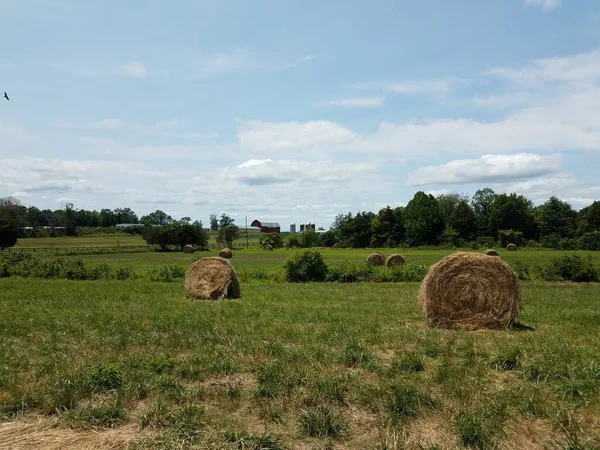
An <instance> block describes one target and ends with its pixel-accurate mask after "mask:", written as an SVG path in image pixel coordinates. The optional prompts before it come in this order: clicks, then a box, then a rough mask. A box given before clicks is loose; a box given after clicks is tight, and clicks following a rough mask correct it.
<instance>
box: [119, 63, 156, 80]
mask: <svg viewBox="0 0 600 450" xmlns="http://www.w3.org/2000/svg"><path fill="white" fill-rule="evenodd" d="M118 73H119V74H120V75H125V76H127V77H130V78H138V79H139V78H146V77H147V76H148V73H149V70H148V67H146V65H145V64H143V63H141V62H130V63H126V64H122V65H120V66H119V68H118Z"/></svg>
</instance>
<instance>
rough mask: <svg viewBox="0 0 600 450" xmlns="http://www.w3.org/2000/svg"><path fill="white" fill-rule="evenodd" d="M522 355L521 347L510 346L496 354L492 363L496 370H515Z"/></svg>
mask: <svg viewBox="0 0 600 450" xmlns="http://www.w3.org/2000/svg"><path fill="white" fill-rule="evenodd" d="M520 357H521V349H520V348H519V347H510V348H509V349H507V350H505V351H503V352H500V353H498V354H497V355H496V356H494V357H493V358H492V364H493V366H494V368H495V369H496V370H503V371H509V370H515V369H516V368H517V365H518V364H519V358H520Z"/></svg>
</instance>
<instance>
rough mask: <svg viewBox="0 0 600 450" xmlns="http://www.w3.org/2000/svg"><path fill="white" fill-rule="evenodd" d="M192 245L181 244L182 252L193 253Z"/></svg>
mask: <svg viewBox="0 0 600 450" xmlns="http://www.w3.org/2000/svg"><path fill="white" fill-rule="evenodd" d="M194 250H195V249H194V247H193V246H192V245H190V244H188V245H184V246H183V253H194Z"/></svg>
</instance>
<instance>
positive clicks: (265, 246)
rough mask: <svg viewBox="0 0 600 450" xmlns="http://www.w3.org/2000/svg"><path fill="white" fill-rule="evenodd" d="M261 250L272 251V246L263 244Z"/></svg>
mask: <svg viewBox="0 0 600 450" xmlns="http://www.w3.org/2000/svg"><path fill="white" fill-rule="evenodd" d="M263 250H268V251H273V246H272V245H271V244H265V245H263Z"/></svg>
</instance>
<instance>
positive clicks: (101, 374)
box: [88, 364, 123, 392]
mask: <svg viewBox="0 0 600 450" xmlns="http://www.w3.org/2000/svg"><path fill="white" fill-rule="evenodd" d="M88 383H89V389H90V390H91V391H93V392H108V391H111V390H115V389H119V388H121V386H123V372H122V371H121V368H120V367H119V366H118V365H116V364H106V365H98V366H94V367H92V368H91V369H90V371H89V374H88Z"/></svg>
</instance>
